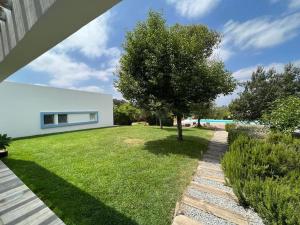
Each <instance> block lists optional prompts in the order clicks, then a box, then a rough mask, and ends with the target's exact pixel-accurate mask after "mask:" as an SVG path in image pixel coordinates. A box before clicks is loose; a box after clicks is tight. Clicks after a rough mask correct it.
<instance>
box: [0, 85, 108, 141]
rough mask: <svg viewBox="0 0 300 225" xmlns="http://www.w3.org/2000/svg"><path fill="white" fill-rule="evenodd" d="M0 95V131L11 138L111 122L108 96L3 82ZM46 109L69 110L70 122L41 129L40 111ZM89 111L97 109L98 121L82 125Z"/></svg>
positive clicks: (42, 111)
mask: <svg viewBox="0 0 300 225" xmlns="http://www.w3.org/2000/svg"><path fill="white" fill-rule="evenodd" d="M0 96H1V106H0V133H2V134H3V133H7V134H8V135H9V136H11V137H24V136H31V135H39V134H47V133H55V132H64V131H71V130H81V129H89V128H97V127H105V126H112V125H113V101H112V96H111V95H106V94H99V93H92V92H84V91H76V90H68V89H60V88H51V87H43V86H37V85H28V84H19V83H14V82H2V83H0ZM49 112H56V113H57V112H61V113H64V112H68V113H71V114H69V115H68V122H70V123H72V124H73V125H72V126H69V125H67V126H65V125H66V124H63V126H60V127H52V128H49V127H47V128H42V126H41V123H42V121H41V113H49ZM89 112H97V113H98V121H97V122H95V123H88V124H82V122H83V123H84V122H87V121H88V120H89V114H88V113H89ZM56 120H57V119H56ZM76 123H78V124H79V125H76Z"/></svg>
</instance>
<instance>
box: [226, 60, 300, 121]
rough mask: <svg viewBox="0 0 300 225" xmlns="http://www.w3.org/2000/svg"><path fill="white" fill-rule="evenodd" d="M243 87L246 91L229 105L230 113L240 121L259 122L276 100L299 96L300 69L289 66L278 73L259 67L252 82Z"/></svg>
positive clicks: (244, 84) (253, 75)
mask: <svg viewBox="0 0 300 225" xmlns="http://www.w3.org/2000/svg"><path fill="white" fill-rule="evenodd" d="M242 85H243V87H244V91H243V92H242V93H240V95H239V98H237V99H235V100H234V101H233V102H232V103H231V104H230V105H229V108H230V111H231V113H232V115H233V116H234V117H235V118H236V119H239V120H259V119H260V118H261V116H262V115H263V113H266V112H268V111H269V110H270V108H271V106H272V104H273V102H274V101H275V100H276V99H281V98H285V97H287V96H291V95H295V96H299V94H300V68H299V67H295V66H293V65H292V64H288V65H286V66H285V68H284V71H283V72H282V73H278V72H277V71H276V70H275V69H270V70H268V71H266V70H265V69H264V68H263V67H258V68H257V70H256V71H255V72H254V73H253V74H252V77H251V80H250V81H247V82H245V83H243V84H242Z"/></svg>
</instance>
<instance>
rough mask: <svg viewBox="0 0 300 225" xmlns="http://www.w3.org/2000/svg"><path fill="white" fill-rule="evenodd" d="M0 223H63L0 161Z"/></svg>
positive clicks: (34, 224) (61, 224) (39, 224)
mask: <svg viewBox="0 0 300 225" xmlns="http://www.w3.org/2000/svg"><path fill="white" fill-rule="evenodd" d="M0 225H64V223H63V222H62V221H61V220H60V219H59V218H58V217H57V216H56V215H55V214H54V213H53V212H52V211H51V210H50V209H49V208H48V207H47V206H46V205H45V204H44V203H43V202H42V201H41V200H40V199H39V198H38V197H37V196H36V195H35V194H34V193H33V192H32V191H31V190H30V189H29V188H28V187H27V186H26V185H25V184H24V183H23V182H22V181H21V180H20V179H19V178H18V177H17V176H16V175H15V174H14V173H13V172H12V171H11V170H10V169H9V168H8V167H7V166H6V165H5V164H4V163H3V162H2V161H0Z"/></svg>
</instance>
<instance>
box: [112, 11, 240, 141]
mask: <svg viewBox="0 0 300 225" xmlns="http://www.w3.org/2000/svg"><path fill="white" fill-rule="evenodd" d="M220 40H221V38H220V35H219V34H218V33H217V32H215V31H213V30H210V29H209V28H208V27H206V26H204V25H189V26H183V25H180V24H175V25H173V26H168V25H167V24H166V21H165V19H164V18H163V16H162V15H161V14H160V13H157V12H153V11H151V12H150V13H149V16H148V19H147V20H146V21H145V22H139V23H138V24H137V25H136V27H135V28H134V30H133V31H130V32H128V33H127V36H126V40H125V43H124V45H123V47H124V54H123V55H122V57H121V60H120V70H119V71H118V73H117V74H118V80H117V81H116V82H115V86H116V87H117V89H118V90H119V91H120V92H121V93H122V94H123V96H124V98H125V99H128V100H130V101H131V102H134V103H135V104H136V105H138V106H140V107H141V108H149V106H151V105H156V104H157V103H159V104H161V105H162V106H165V107H167V108H168V109H169V111H170V112H172V113H173V114H174V115H175V116H176V117H177V124H178V126H177V127H178V139H179V140H182V129H181V119H182V116H183V114H184V113H190V111H191V107H192V105H193V104H196V103H203V102H210V101H212V100H214V99H215V98H216V97H217V96H218V95H219V94H228V93H230V92H231V91H233V89H234V87H235V82H234V80H233V78H232V76H231V73H229V72H228V71H227V70H226V69H225V67H224V63H223V62H221V61H213V60H210V56H211V55H212V53H213V50H214V49H215V48H216V47H218V45H219V43H220Z"/></svg>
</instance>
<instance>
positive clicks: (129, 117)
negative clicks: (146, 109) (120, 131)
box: [114, 102, 141, 125]
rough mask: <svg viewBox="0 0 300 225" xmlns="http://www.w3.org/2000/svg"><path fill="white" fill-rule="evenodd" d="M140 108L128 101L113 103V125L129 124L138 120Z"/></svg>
mask: <svg viewBox="0 0 300 225" xmlns="http://www.w3.org/2000/svg"><path fill="white" fill-rule="evenodd" d="M140 115H141V110H139V109H138V108H136V107H134V106H132V105H131V104H130V103H128V102H125V103H120V104H119V105H114V124H115V125H131V124H132V122H134V121H138V118H139V117H140Z"/></svg>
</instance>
